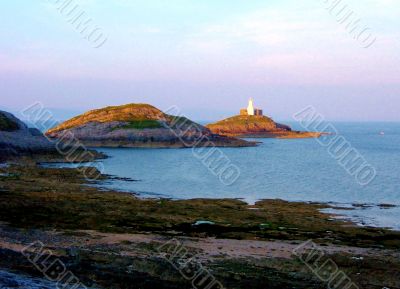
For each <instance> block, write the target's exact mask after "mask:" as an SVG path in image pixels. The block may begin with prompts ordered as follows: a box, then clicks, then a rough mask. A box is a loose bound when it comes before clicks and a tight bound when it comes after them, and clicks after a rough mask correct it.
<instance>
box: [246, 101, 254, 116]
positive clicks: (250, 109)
mask: <svg viewBox="0 0 400 289" xmlns="http://www.w3.org/2000/svg"><path fill="white" fill-rule="evenodd" d="M247 115H254V105H253V99H252V98H250V99H249V105H248V106H247Z"/></svg>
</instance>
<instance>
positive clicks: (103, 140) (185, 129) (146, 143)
mask: <svg viewBox="0 0 400 289" xmlns="http://www.w3.org/2000/svg"><path fill="white" fill-rule="evenodd" d="M46 134H47V136H48V137H50V138H54V139H63V140H65V141H68V139H69V138H72V137H73V138H75V139H78V140H79V141H80V142H81V143H82V144H84V145H85V146H90V147H145V148H181V147H196V146H199V147H201V146H204V145H209V144H210V143H212V145H213V146H217V147H246V146H255V145H256V143H254V142H248V141H244V140H240V139H237V138H234V137H230V136H221V135H218V134H215V133H213V132H212V131H210V130H209V129H208V128H206V127H204V126H202V125H200V124H197V123H195V122H193V121H191V120H189V119H187V118H186V117H181V116H173V115H169V114H166V113H164V112H162V111H161V110H159V109H157V108H156V107H154V106H151V105H149V104H127V105H122V106H109V107H105V108H101V109H96V110H92V111H88V112H86V113H84V114H82V115H79V116H77V117H74V118H72V119H70V120H68V121H66V122H64V123H62V124H60V125H58V126H57V127H55V128H52V129H50V130H49V131H48V132H47V133H46Z"/></svg>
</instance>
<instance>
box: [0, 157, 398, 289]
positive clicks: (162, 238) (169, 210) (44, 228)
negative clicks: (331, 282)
mask: <svg viewBox="0 0 400 289" xmlns="http://www.w3.org/2000/svg"><path fill="white" fill-rule="evenodd" d="M0 170H1V172H0V190H1V194H0V221H1V222H2V224H3V225H1V226H0V231H1V233H0V256H1V258H0V266H1V267H2V268H3V269H7V270H14V271H13V272H20V273H23V274H29V275H32V276H35V277H38V276H40V272H37V270H35V268H34V267H33V266H32V264H30V263H29V262H28V261H27V260H26V257H24V256H23V255H22V254H21V250H22V248H23V247H25V246H26V245H29V244H30V243H32V242H35V241H38V240H39V241H40V242H42V243H43V244H44V245H45V246H46V248H48V249H50V250H51V251H52V252H53V254H54V255H55V256H56V257H57V258H59V259H60V260H62V261H63V263H64V264H65V265H66V267H67V268H68V269H69V270H71V271H72V272H73V273H74V274H76V276H77V277H78V278H79V279H80V280H81V281H82V282H83V284H85V285H86V286H93V287H95V288H191V287H192V284H191V282H190V281H188V280H186V279H185V278H183V277H182V276H181V274H180V273H179V271H177V270H176V268H174V267H173V266H172V265H171V263H170V262H169V261H168V260H167V259H165V254H162V252H160V249H159V248H160V247H161V248H163V245H165V244H170V243H169V242H171V240H174V241H173V242H176V240H177V241H178V242H179V244H181V245H183V247H184V248H186V249H187V250H188V252H189V253H190V254H192V255H193V256H196V260H197V261H198V262H200V263H201V264H202V266H204V267H205V268H207V270H209V272H212V275H213V276H214V277H215V278H216V280H218V281H219V282H221V284H223V286H224V288H249V287H250V288H304V289H305V288H308V289H309V288H326V284H325V283H324V282H323V281H321V280H320V279H319V278H317V277H316V275H315V274H314V273H313V272H312V271H310V270H309V269H308V268H307V266H306V265H305V264H303V263H302V262H301V261H300V260H299V258H298V257H297V256H296V254H294V249H295V248H296V247H298V246H299V245H300V244H302V243H304V242H306V241H307V240H310V239H312V240H313V242H315V243H316V244H318V245H319V246H321V248H323V250H324V252H325V255H326V256H327V257H329V258H331V259H332V260H334V261H335V263H336V264H337V266H338V267H339V268H340V269H341V270H343V271H344V272H345V273H346V274H347V275H348V276H349V278H351V280H352V281H353V282H354V283H355V284H357V286H358V287H359V288H368V289H369V288H371V289H376V288H380V289H381V288H383V287H387V288H399V286H400V283H399V281H400V278H398V277H399V276H398V272H399V269H400V262H399V258H398V257H399V253H398V249H399V248H400V232H393V231H388V230H385V229H379V228H369V227H357V226H355V225H354V224H352V223H351V222H348V221H341V220H335V219H333V218H332V217H331V216H330V215H328V214H325V213H322V212H321V209H323V208H327V207H329V205H327V204H316V203H290V202H285V201H281V200H265V201H260V202H257V203H256V204H255V205H252V206H250V205H248V204H246V203H243V202H241V201H239V200H229V199H225V200H206V199H196V200H185V201H183V200H182V201H173V200H166V199H139V198H136V197H135V196H134V195H132V194H125V193H119V192H114V191H105V190H102V189H99V188H94V187H90V186H87V184H90V183H92V182H93V180H92V181H91V180H90V179H87V178H86V177H85V176H84V175H83V174H82V172H80V171H79V170H76V169H51V168H43V167H40V166H36V165H35V164H33V163H21V164H14V165H10V166H8V167H7V168H1V169H0ZM107 178H108V177H107V176H104V175H103V176H101V178H100V179H104V180H106V179H107Z"/></svg>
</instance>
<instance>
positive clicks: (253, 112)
mask: <svg viewBox="0 0 400 289" xmlns="http://www.w3.org/2000/svg"><path fill="white" fill-rule="evenodd" d="M240 115H251V116H253V115H258V116H262V115H263V111H262V109H258V108H254V103H253V99H252V98H250V99H249V104H248V106H247V108H243V109H241V110H240Z"/></svg>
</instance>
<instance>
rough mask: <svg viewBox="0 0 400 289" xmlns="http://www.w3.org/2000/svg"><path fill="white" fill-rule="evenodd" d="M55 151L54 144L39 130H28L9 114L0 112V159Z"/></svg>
mask: <svg viewBox="0 0 400 289" xmlns="http://www.w3.org/2000/svg"><path fill="white" fill-rule="evenodd" d="M55 151H56V149H55V146H54V144H52V143H51V142H50V141H49V140H47V139H46V137H45V136H44V135H43V134H42V133H41V132H40V131H39V130H37V129H34V128H28V127H27V126H26V125H25V124H24V123H23V122H22V121H20V120H19V119H18V118H16V117H15V116H14V115H12V114H11V113H8V112H5V111H0V159H5V158H7V157H9V156H18V155H21V154H32V153H47V152H55Z"/></svg>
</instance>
